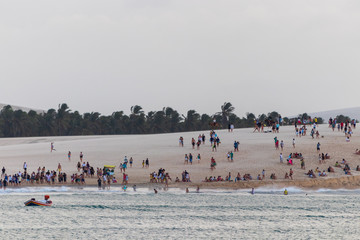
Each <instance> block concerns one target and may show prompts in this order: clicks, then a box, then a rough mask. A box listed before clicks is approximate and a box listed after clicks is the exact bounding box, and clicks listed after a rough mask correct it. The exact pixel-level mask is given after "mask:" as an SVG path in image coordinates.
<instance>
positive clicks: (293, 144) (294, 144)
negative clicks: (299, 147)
mask: <svg viewBox="0 0 360 240" xmlns="http://www.w3.org/2000/svg"><path fill="white" fill-rule="evenodd" d="M293 147H294V148H295V138H293Z"/></svg>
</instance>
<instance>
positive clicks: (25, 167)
mask: <svg viewBox="0 0 360 240" xmlns="http://www.w3.org/2000/svg"><path fill="white" fill-rule="evenodd" d="M23 168H24V172H26V169H27V164H26V162H24V166H23Z"/></svg>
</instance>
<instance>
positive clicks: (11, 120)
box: [0, 102, 309, 137]
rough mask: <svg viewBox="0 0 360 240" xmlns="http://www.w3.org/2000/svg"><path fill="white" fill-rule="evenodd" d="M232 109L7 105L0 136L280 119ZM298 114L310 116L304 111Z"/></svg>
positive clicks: (248, 124)
mask: <svg viewBox="0 0 360 240" xmlns="http://www.w3.org/2000/svg"><path fill="white" fill-rule="evenodd" d="M233 111H234V107H233V106H232V104H231V103H229V102H226V103H224V105H222V106H221V108H220V112H217V113H215V114H213V115H207V114H199V113H197V112H196V111H195V110H189V111H188V112H187V113H186V115H182V114H180V113H179V112H177V111H176V110H174V109H172V108H171V107H165V108H163V109H162V110H160V111H151V112H148V113H147V114H146V113H144V111H143V110H142V108H141V107H140V106H138V105H135V106H133V107H131V113H130V115H125V114H124V112H123V111H119V112H114V113H113V114H111V115H110V116H103V115H101V114H100V113H98V112H91V113H84V114H80V113H79V112H78V111H74V112H72V111H71V110H70V109H69V107H68V105H67V104H65V103H64V104H61V105H59V108H58V109H57V110H55V109H49V110H48V111H47V112H44V113H37V112H36V111H32V110H31V111H29V112H24V111H22V110H13V109H12V107H11V106H9V105H8V106H5V107H4V108H3V109H2V110H1V112H0V137H30V136H68V135H106V134H149V133H169V132H181V131H196V130H207V129H211V128H213V127H216V128H227V127H228V124H229V123H232V124H234V126H235V128H244V127H253V126H254V121H255V119H258V121H261V122H264V121H266V120H268V119H273V120H274V121H277V119H278V118H279V116H280V115H279V114H278V113H277V112H271V113H268V114H261V115H259V116H258V117H256V116H255V115H254V114H253V113H247V114H246V117H242V118H240V117H238V116H236V115H235V114H234V113H233ZM305 115H306V116H305ZM299 117H301V118H307V117H309V116H307V114H306V113H305V114H301V115H299ZM213 119H216V123H217V124H216V126H211V125H210V124H211V123H213ZM283 123H284V124H291V121H290V119H287V118H284V119H283Z"/></svg>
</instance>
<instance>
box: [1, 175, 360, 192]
mask: <svg viewBox="0 0 360 240" xmlns="http://www.w3.org/2000/svg"><path fill="white" fill-rule="evenodd" d="M94 180H96V179H94ZM123 185H124V184H121V183H114V184H111V185H110V189H111V188H113V187H121V186H123ZM133 185H136V187H137V188H149V189H152V188H157V189H158V188H165V184H164V183H144V182H139V183H135V182H134V183H132V182H131V183H128V184H127V186H128V188H131V187H132V186H133ZM36 187H37V188H48V187H54V188H60V187H70V188H75V189H76V188H81V189H83V188H90V187H92V188H94V187H95V188H97V184H95V183H89V184H84V185H77V184H71V183H67V184H59V183H56V184H25V185H21V186H7V187H6V189H20V188H36ZM197 187H200V189H219V190H221V189H232V190H240V189H251V188H255V189H257V188H262V187H264V188H269V187H275V188H287V187H297V188H300V189H303V190H318V189H333V190H336V189H347V190H354V189H360V176H344V177H339V178H326V179H325V178H317V179H306V180H271V181H270V180H265V181H257V180H252V181H238V182H225V181H224V182H200V183H195V182H178V183H169V186H168V188H170V189H174V188H179V189H185V188H197ZM1 190H2V191H4V190H3V189H1ZM1 190H0V192H1Z"/></svg>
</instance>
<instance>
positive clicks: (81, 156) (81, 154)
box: [80, 152, 84, 162]
mask: <svg viewBox="0 0 360 240" xmlns="http://www.w3.org/2000/svg"><path fill="white" fill-rule="evenodd" d="M83 157H84V154H83V153H82V152H80V162H82V160H83Z"/></svg>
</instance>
